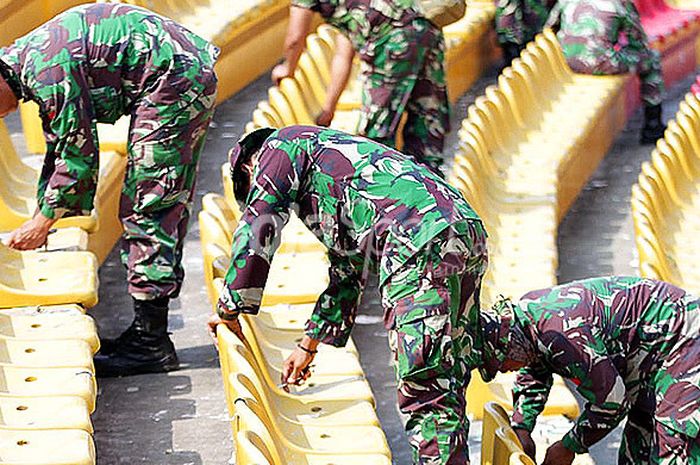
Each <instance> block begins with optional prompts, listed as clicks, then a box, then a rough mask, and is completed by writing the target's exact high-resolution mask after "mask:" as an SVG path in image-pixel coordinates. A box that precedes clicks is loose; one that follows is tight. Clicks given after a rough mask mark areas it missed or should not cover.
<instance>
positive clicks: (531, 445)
mask: <svg viewBox="0 0 700 465" xmlns="http://www.w3.org/2000/svg"><path fill="white" fill-rule="evenodd" d="M513 431H515V434H516V436H518V439H519V440H520V444H521V445H522V446H523V450H524V451H525V453H526V454H527V455H528V456H529V457H530V458H531V459H532V460H535V455H536V453H537V449H536V447H535V441H533V440H532V434H531V433H530V432H529V431H528V430H526V429H523V428H513Z"/></svg>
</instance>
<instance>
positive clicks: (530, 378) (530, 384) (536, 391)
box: [511, 363, 553, 432]
mask: <svg viewBox="0 0 700 465" xmlns="http://www.w3.org/2000/svg"><path fill="white" fill-rule="evenodd" d="M552 382H553V377H552V373H551V371H549V370H548V369H547V368H545V367H544V365H542V364H539V363H538V364H535V365H531V366H529V367H526V368H523V369H522V370H520V371H519V372H518V376H517V377H516V380H515V384H514V385H513V417H512V419H511V424H512V426H513V428H521V429H524V430H527V431H530V432H532V430H533V429H535V423H536V422H537V417H538V416H539V415H540V414H541V413H542V410H544V405H545V404H546V403H547V399H548V398H549V392H550V391H551V389H552Z"/></svg>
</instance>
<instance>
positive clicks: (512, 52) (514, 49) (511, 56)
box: [501, 42, 523, 68]
mask: <svg viewBox="0 0 700 465" xmlns="http://www.w3.org/2000/svg"><path fill="white" fill-rule="evenodd" d="M501 49H502V50H503V67H504V68H507V67H508V66H510V65H511V63H512V61H513V60H515V59H516V58H518V57H519V56H520V52H522V50H523V47H522V46H520V45H518V44H516V43H513V42H505V43H503V44H501Z"/></svg>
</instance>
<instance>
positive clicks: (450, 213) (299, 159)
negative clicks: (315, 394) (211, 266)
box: [210, 126, 487, 465]
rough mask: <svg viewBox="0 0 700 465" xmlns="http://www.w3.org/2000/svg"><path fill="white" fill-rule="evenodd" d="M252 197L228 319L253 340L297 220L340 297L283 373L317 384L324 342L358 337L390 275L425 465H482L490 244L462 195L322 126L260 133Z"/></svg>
mask: <svg viewBox="0 0 700 465" xmlns="http://www.w3.org/2000/svg"><path fill="white" fill-rule="evenodd" d="M231 166H232V177H233V179H234V189H236V197H237V198H238V199H247V200H246V201H245V209H244V211H243V215H242V218H241V221H240V223H239V226H238V228H237V229H236V232H235V235H234V239H233V250H232V255H231V265H230V267H229V270H228V273H227V275H226V277H225V286H224V288H223V290H222V295H221V299H220V301H219V317H220V319H219V317H215V318H214V319H213V320H212V321H211V322H210V325H211V327H212V330H214V331H215V327H216V325H217V324H218V323H220V322H221V320H223V322H225V323H226V324H227V325H228V326H229V327H230V328H231V329H232V330H233V331H234V332H237V333H238V334H240V327H239V326H238V323H237V318H238V316H239V314H240V313H251V314H255V313H257V312H258V308H259V305H260V301H261V298H262V293H263V288H264V287H265V282H266V280H267V275H268V271H269V268H270V262H271V261H272V257H273V254H274V252H275V250H276V248H277V246H278V243H279V237H280V231H281V229H282V227H283V226H284V224H285V223H286V222H287V220H288V218H289V214H290V211H291V210H295V211H297V212H298V215H299V218H301V220H302V221H304V223H305V224H306V225H307V226H308V227H309V229H310V230H311V231H313V232H314V234H315V235H316V236H317V237H318V238H319V239H320V240H321V241H322V242H323V243H324V244H325V245H326V247H328V256H329V259H330V268H329V273H330V285H329V286H328V288H327V289H326V290H325V292H324V293H323V294H322V295H321V296H320V298H319V299H318V302H317V303H316V307H315V310H314V311H313V314H312V316H311V318H310V320H309V321H308V322H307V325H306V336H305V337H304V338H303V340H302V341H301V343H300V344H301V347H302V348H299V349H296V350H295V351H294V352H293V353H292V355H291V356H290V357H289V359H288V360H287V361H286V362H285V364H284V368H283V382H288V383H291V384H294V383H297V382H300V381H301V380H303V378H304V375H303V373H304V372H305V371H304V370H305V368H306V367H307V366H308V365H309V364H310V363H311V361H312V360H313V352H314V351H315V350H316V347H317V346H318V344H319V343H324V344H330V345H333V346H336V347H342V346H344V345H345V344H346V342H347V340H348V338H349V337H350V331H351V330H352V327H353V324H354V322H355V315H356V313H357V306H358V304H359V300H360V297H361V294H362V292H363V289H364V286H365V282H366V278H367V273H368V270H378V273H379V288H380V292H381V296H382V305H383V307H384V309H385V310H384V321H385V325H386V328H387V330H388V331H389V339H390V347H391V350H392V351H393V354H394V360H395V365H396V373H397V376H398V391H399V393H398V401H399V407H400V409H401V411H403V412H404V413H406V414H407V415H408V416H409V420H408V423H407V425H406V428H407V432H408V434H409V436H410V443H411V446H412V447H413V449H414V457H415V461H416V463H421V464H425V463H433V464H455V465H456V464H460V465H462V464H465V463H468V458H469V456H468V453H467V430H468V420H467V418H466V415H465V398H464V393H465V387H466V384H467V383H468V376H469V370H468V369H467V368H468V365H467V358H466V356H467V355H468V354H469V353H470V351H471V346H472V341H471V339H470V338H469V337H468V335H467V333H466V331H465V329H466V323H467V321H468V313H472V314H474V313H475V312H478V309H479V290H480V285H481V277H482V275H483V273H484V271H485V268H486V261H487V255H486V233H485V231H484V227H483V225H482V223H481V220H480V219H479V218H478V216H477V215H476V214H475V213H474V211H473V210H472V209H471V208H470V207H469V205H468V204H467V202H466V201H465V200H464V198H463V197H462V195H461V194H460V193H459V192H458V191H457V190H455V189H454V188H452V187H451V186H449V185H448V184H447V183H445V181H443V180H442V179H441V178H440V177H439V176H437V175H436V174H434V173H433V172H432V171H431V170H429V169H428V168H426V167H424V166H422V165H420V164H417V163H415V162H414V161H413V160H411V159H410V158H408V157H405V156H404V155H402V154H401V153H399V152H397V151H395V150H393V149H390V148H387V147H386V146H384V145H382V144H378V143H376V142H373V141H371V140H369V139H365V138H364V137H361V136H352V135H349V134H345V133H343V132H340V131H336V130H332V129H324V128H319V127H312V126H290V127H287V128H284V129H280V130H278V131H274V132H273V130H272V129H259V130H257V131H255V132H252V133H250V134H249V135H247V136H246V137H245V138H243V139H242V140H241V141H240V142H239V144H238V146H237V147H235V149H234V150H233V151H232V155H231Z"/></svg>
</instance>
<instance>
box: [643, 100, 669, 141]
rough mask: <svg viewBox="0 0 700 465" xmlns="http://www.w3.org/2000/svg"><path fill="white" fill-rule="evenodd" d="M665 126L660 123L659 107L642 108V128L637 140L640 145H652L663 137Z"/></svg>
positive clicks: (647, 106)
mask: <svg viewBox="0 0 700 465" xmlns="http://www.w3.org/2000/svg"><path fill="white" fill-rule="evenodd" d="M664 131H666V125H665V124H664V123H663V121H661V105H645V106H644V126H643V127H642V133H641V135H640V138H639V142H640V143H641V144H642V145H647V144H654V143H656V141H657V140H659V139H661V138H662V137H663V136H664Z"/></svg>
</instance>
